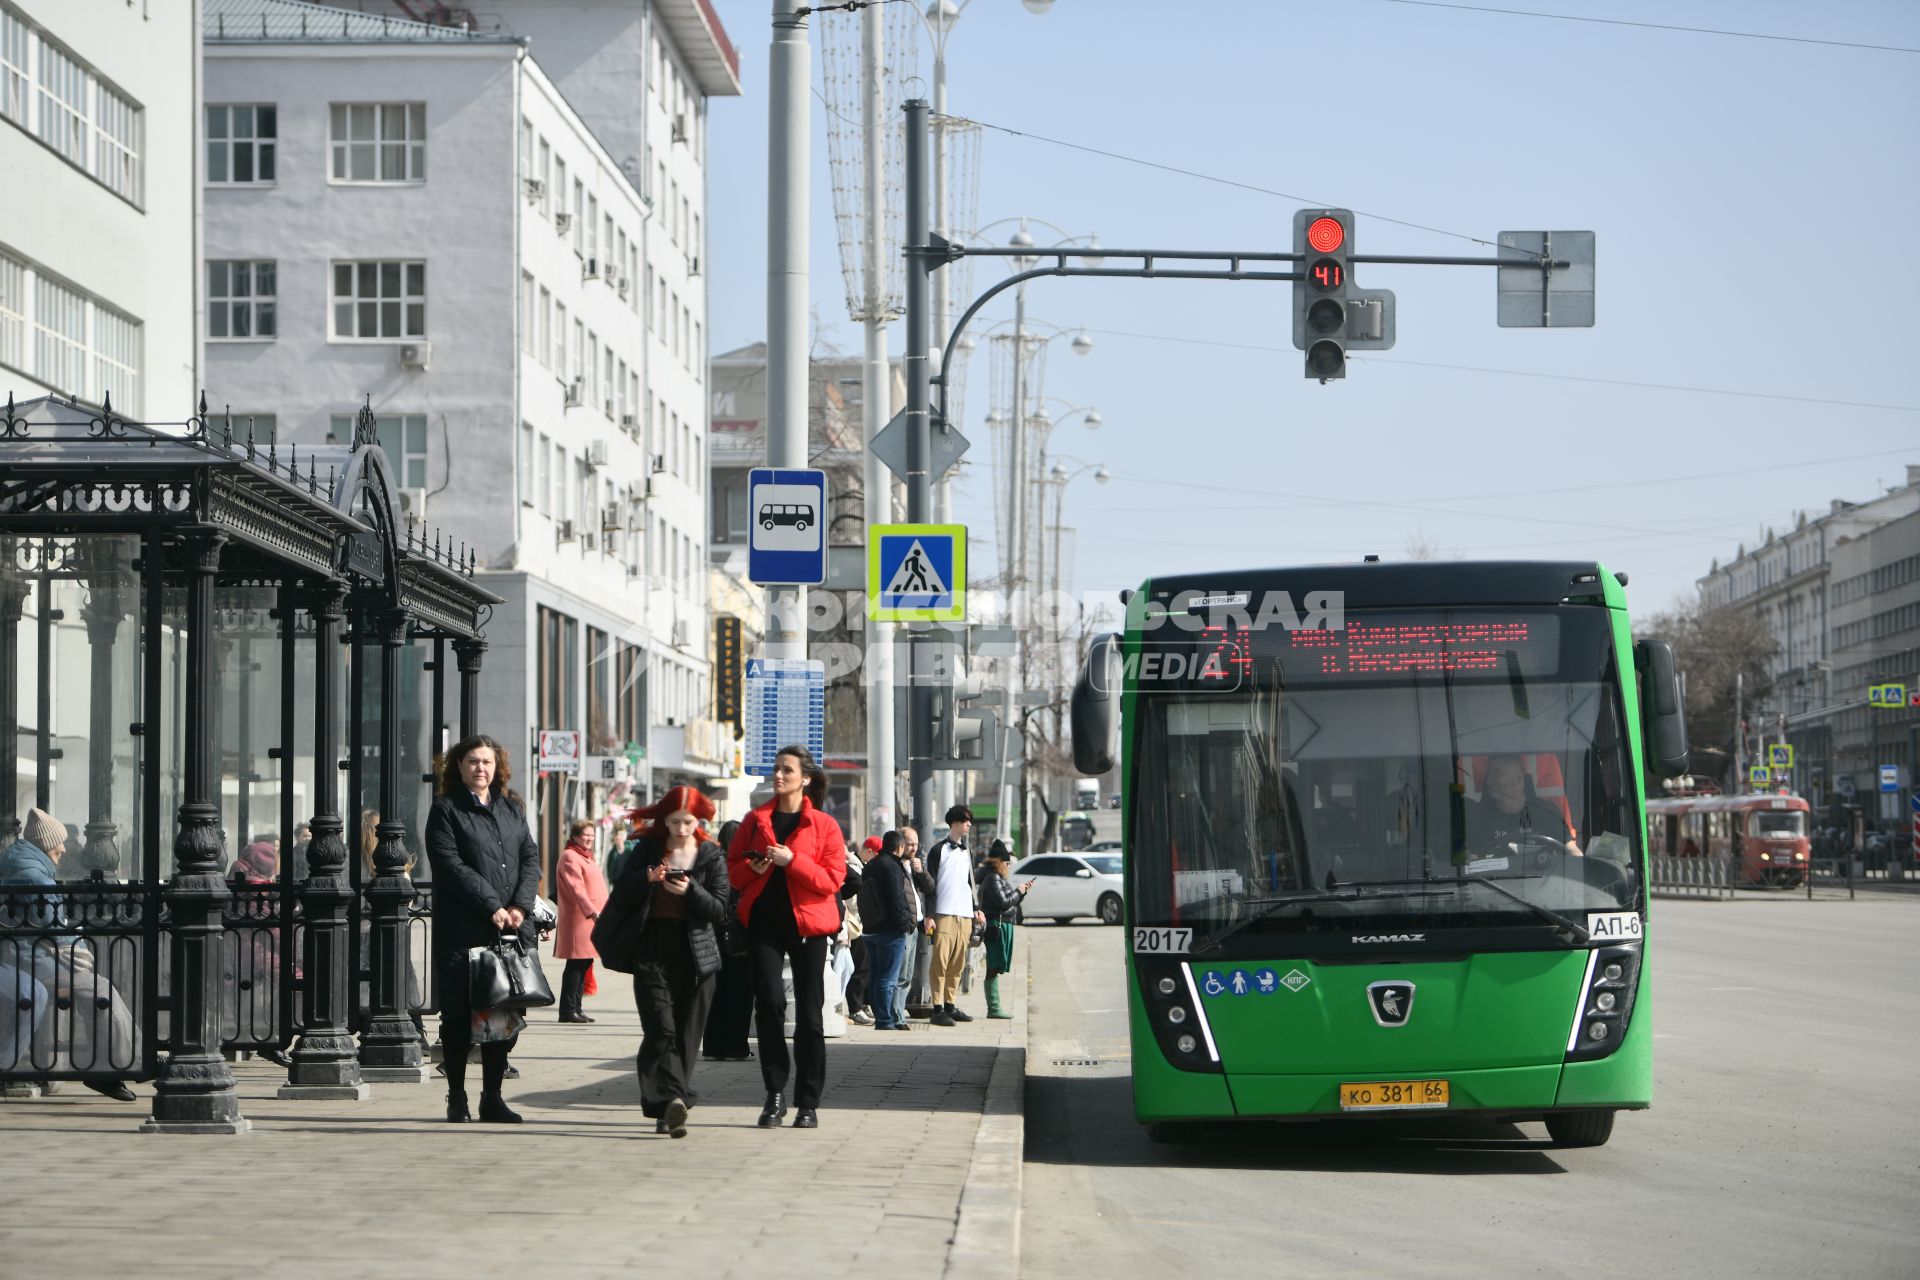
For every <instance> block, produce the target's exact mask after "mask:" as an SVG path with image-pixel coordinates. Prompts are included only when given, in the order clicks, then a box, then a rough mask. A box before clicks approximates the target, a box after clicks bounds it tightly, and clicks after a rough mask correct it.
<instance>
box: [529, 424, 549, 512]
mask: <svg viewBox="0 0 1920 1280" xmlns="http://www.w3.org/2000/svg"><path fill="white" fill-rule="evenodd" d="M548 452H549V445H548V443H547V437H546V433H545V432H542V433H541V435H540V443H539V444H537V445H535V446H534V450H533V497H534V505H535V506H537V507H539V509H540V514H541V515H543V516H545V515H552V514H553V511H552V509H551V508H550V507H549V506H548V505H547V466H548V462H547V454H548Z"/></svg>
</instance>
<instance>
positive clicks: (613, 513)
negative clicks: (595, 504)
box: [600, 507, 620, 533]
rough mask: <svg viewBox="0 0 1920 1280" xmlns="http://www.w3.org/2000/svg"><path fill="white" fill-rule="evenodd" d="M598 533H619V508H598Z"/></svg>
mask: <svg viewBox="0 0 1920 1280" xmlns="http://www.w3.org/2000/svg"><path fill="white" fill-rule="evenodd" d="M600 531H601V532H602V533H618V532H620V508H619V507H602V508H600Z"/></svg>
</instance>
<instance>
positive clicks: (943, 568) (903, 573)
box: [867, 524, 967, 622]
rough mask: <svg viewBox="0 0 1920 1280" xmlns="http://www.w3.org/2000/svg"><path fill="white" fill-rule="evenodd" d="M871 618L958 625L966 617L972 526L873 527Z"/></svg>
mask: <svg viewBox="0 0 1920 1280" xmlns="http://www.w3.org/2000/svg"><path fill="white" fill-rule="evenodd" d="M867 616H868V617H870V618H875V619H877V620H879V621H881V622H958V621H960V620H961V619H963V618H965V617H966V616H967V527H966V526H965V525H961V524H876V525H871V526H869V527H868V529H867Z"/></svg>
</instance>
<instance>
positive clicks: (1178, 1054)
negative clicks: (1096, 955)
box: [1133, 955, 1221, 1072]
mask: <svg viewBox="0 0 1920 1280" xmlns="http://www.w3.org/2000/svg"><path fill="white" fill-rule="evenodd" d="M1133 963H1134V972H1135V980H1136V981H1137V982H1138V983H1139V984H1140V985H1139V987H1138V988H1137V990H1136V994H1137V995H1138V997H1139V999H1140V1002H1141V1004H1142V1006H1143V1012H1144V1013H1145V1015H1146V1021H1147V1026H1148V1028H1149V1029H1150V1030H1151V1031H1152V1034H1153V1040H1154V1046H1155V1048H1157V1049H1158V1050H1159V1052H1160V1056H1161V1057H1162V1058H1163V1059H1164V1060H1165V1061H1166V1063H1167V1065H1168V1066H1171V1067H1174V1068H1176V1069H1177V1070H1180V1071H1209V1072H1218V1071H1219V1070H1220V1069H1221V1067H1220V1052H1219V1048H1218V1047H1217V1046H1216V1045H1215V1044H1214V1042H1213V1033H1212V1030H1211V1028H1210V1027H1209V1026H1208V1022H1207V1010H1206V1006H1205V1005H1204V1004H1203V1003H1202V1002H1201V998H1200V987H1199V984H1198V983H1197V982H1195V980H1194V974H1193V970H1192V968H1191V967H1190V965H1189V963H1188V962H1187V961H1186V960H1184V959H1179V958H1175V957H1171V956H1154V955H1135V956H1134V957H1133Z"/></svg>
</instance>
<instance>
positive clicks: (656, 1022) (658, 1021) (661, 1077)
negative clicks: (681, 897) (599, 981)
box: [633, 920, 713, 1120]
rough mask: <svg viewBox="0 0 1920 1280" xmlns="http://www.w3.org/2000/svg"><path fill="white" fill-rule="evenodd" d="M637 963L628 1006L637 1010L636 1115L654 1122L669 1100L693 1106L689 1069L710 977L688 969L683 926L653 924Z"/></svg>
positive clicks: (708, 1000) (696, 1054)
mask: <svg viewBox="0 0 1920 1280" xmlns="http://www.w3.org/2000/svg"><path fill="white" fill-rule="evenodd" d="M640 945H641V953H640V954H641V957H642V958H641V960H640V962H639V964H637V965H636V966H634V970H633V1003H634V1006H635V1007H636V1008H637V1009H638V1010H639V1011H640V1030H641V1040H640V1052H639V1053H638V1054H637V1055H635V1057H634V1063H633V1065H634V1070H635V1071H637V1072H638V1073H639V1076H640V1114H642V1115H644V1116H646V1117H647V1118H648V1119H652V1120H657V1119H659V1118H660V1116H661V1115H662V1114H663V1113H664V1112H665V1111H666V1108H667V1103H669V1102H671V1101H673V1100H674V1099H675V1098H678V1099H680V1100H681V1101H682V1102H684V1103H686V1104H687V1105H688V1106H692V1105H693V1104H694V1101H695V1098H694V1092H693V1068H694V1064H695V1063H697V1062H698V1061H699V1060H700V1038H701V1036H702V1035H704V1034H705V1032H706V1026H707V1011H708V1010H709V1009H710V1008H712V1006H713V975H712V974H708V975H707V976H706V977H704V978H703V977H701V976H700V975H699V973H698V972H696V971H695V969H694V967H693V950H692V948H690V947H689V946H688V945H687V927H686V925H685V924H684V923H683V922H681V921H679V920H654V921H651V922H649V923H648V925H647V927H646V931H645V932H644V933H643V934H642V935H641V944H640Z"/></svg>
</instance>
